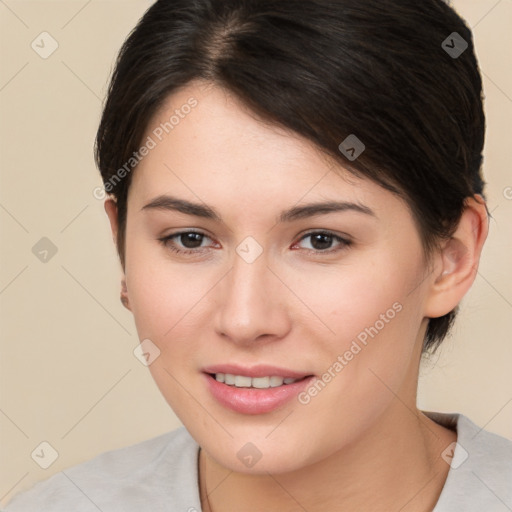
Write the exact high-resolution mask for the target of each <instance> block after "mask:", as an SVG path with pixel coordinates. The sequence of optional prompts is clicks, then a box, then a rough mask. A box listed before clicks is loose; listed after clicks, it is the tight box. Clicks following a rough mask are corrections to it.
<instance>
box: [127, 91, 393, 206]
mask: <svg viewBox="0 0 512 512" xmlns="http://www.w3.org/2000/svg"><path fill="white" fill-rule="evenodd" d="M149 140H151V143H150V145H151V146H152V149H150V151H149V152H148V154H147V155H146V156H144V157H143V158H142V160H141V162H140V163H139V165H138V166H137V168H136V171H135V172H134V176H133V179H132V184H131V186H130V195H131V196H132V197H133V198H134V200H135V201H136V202H137V203H138V204H140V203H142V202H144V201H146V202H147V201H148V200H149V199H151V198H152V197H155V196H157V195H159V194H165V193H172V195H174V196H175V195H177V194H181V195H183V196H184V197H186V198H189V199H194V200H197V199H198V198H199V199H202V198H208V202H210V201H211V202H212V203H214V204H217V205H218V204H221V203H224V204H226V205H230V204H231V206H233V205H234V204H235V203H238V204H239V203H243V204H244V205H246V206H248V205H249V204H252V205H254V206H255V207H256V206H258V207H259V208H265V209H268V208H270V207H271V206H272V205H273V204H279V205H280V206H281V205H282V204H283V203H286V204H293V203H297V202H298V201H301V199H303V200H304V201H306V200H314V199H320V198H321V199H322V200H336V199H340V197H341V198H345V199H348V198H350V199H351V200H359V201H361V202H368V201H370V202H372V203H373V204H374V207H375V209H377V210H378V209H379V205H378V203H379V201H381V202H382V201H384V202H385V203H387V207H389V206H390V205H389V203H390V201H391V202H393V200H395V201H396V199H393V198H394V196H392V195H391V193H389V192H388V191H386V190H385V189H383V188H382V187H380V186H378V185H377V184H375V183H373V182H371V181H369V180H366V179H361V178H356V177H355V176H354V175H352V174H351V173H350V172H349V171H347V170H346V169H344V168H343V166H342V165H340V163H339V162H335V161H334V160H333V159H332V158H330V157H328V156H327V155H326V154H325V153H323V152H322V151H321V150H320V149H319V148H318V147H316V146H315V145H314V144H313V143H312V142H311V141H309V140H307V139H305V138H303V137H301V136H299V135H298V134H296V133H295V132H292V131H290V130H286V129H285V128H282V127H279V126H277V125H275V124H274V125H273V124H270V123H268V122H264V121H262V120H261V119H260V118H258V117H257V115H256V114H254V113H253V112H252V111H250V110H249V109H248V108H247V107H246V106H245V105H244V104H243V103H241V102H240V101H239V100H238V99H237V98H236V97H234V96H233V95H231V94H230V93H229V92H227V91H225V90H224V89H221V88H220V87H218V86H214V85H212V84H208V83H204V82H192V83H191V84H189V85H187V86H186V87H185V88H183V89H181V90H179V91H178V92H176V93H174V94H172V95H171V96H170V97H169V98H168V99H167V100H166V101H165V103H164V104H163V106H162V107H161V108H160V110H159V111H158V112H157V113H156V114H155V116H154V117H153V119H151V121H150V123H149V124H148V127H147V129H146V132H145V135H144V137H143V141H149Z"/></svg>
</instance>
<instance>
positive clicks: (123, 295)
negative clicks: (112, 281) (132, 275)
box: [120, 277, 132, 311]
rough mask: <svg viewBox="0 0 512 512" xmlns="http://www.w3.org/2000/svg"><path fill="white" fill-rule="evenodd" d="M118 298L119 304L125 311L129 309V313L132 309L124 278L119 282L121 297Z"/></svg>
mask: <svg viewBox="0 0 512 512" xmlns="http://www.w3.org/2000/svg"><path fill="white" fill-rule="evenodd" d="M120 298H121V303H122V304H123V306H124V307H125V308H126V309H129V310H130V311H131V310H132V308H131V307H130V301H129V299H128V288H127V286H126V278H124V277H123V279H122V281H121V295H120Z"/></svg>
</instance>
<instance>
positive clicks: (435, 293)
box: [425, 194, 489, 318]
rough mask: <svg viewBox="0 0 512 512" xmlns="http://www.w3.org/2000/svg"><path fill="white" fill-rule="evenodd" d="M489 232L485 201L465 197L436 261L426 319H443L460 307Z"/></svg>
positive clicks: (472, 280) (426, 306) (475, 270)
mask: <svg viewBox="0 0 512 512" xmlns="http://www.w3.org/2000/svg"><path fill="white" fill-rule="evenodd" d="M488 231H489V221H488V217H487V210H486V207H485V201H484V199H483V197H482V196H481V195H480V194H475V195H474V196H473V197H468V198H467V199H466V201H465V207H464V212H463V214H462V217H461V219H460V222H459V224H458V226H457V229H456V231H455V233H453V235H452V237H451V238H450V239H449V240H447V241H446V242H444V243H443V246H442V248H441V250H440V252H439V253H438V254H437V255H436V257H435V264H434V267H433V268H434V271H433V273H432V274H431V276H430V278H431V281H430V287H429V291H428V294H427V297H426V302H425V316H426V317H427V318H437V317H440V316H443V315H446V314H447V313H449V312H450V311H452V310H453V309H455V307H456V306H457V305H458V304H459V302H460V301H461V300H462V298H463V297H464V295H465V294H466V293H467V291H468V290H469V288H470V287H471V285H472V284H473V282H474V280H475V277H476V274H477V271H478V264H479V261H480V255H481V253H482V248H483V245H484V242H485V240H486V238H487V234H488Z"/></svg>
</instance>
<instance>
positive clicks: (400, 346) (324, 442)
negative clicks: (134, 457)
mask: <svg viewBox="0 0 512 512" xmlns="http://www.w3.org/2000/svg"><path fill="white" fill-rule="evenodd" d="M191 96H193V97H194V98H195V99H197V101H198V105H197V106H196V107H195V108H194V109H193V110H192V111H191V112H190V113H189V114H188V115H187V116H185V117H184V118H183V119H180V122H179V124H178V125H176V126H175V127H174V129H173V130H172V131H170V132H169V133H168V134H167V135H166V136H165V137H164V138H163V140H162V141H161V142H159V143H158V144H157V146H156V147H155V148H154V149H152V150H151V151H150V152H149V154H148V155H147V156H146V157H144V158H143V160H142V161H141V163H140V164H139V166H138V167H137V169H136V171H135V172H134V174H133V177H132V178H133V181H132V183H131V186H130V190H129V195H128V216H127V229H126V246H125V247H126V252H125V256H126V264H125V268H124V269H123V270H124V271H123V280H124V281H125V285H126V288H125V296H126V306H127V307H128V308H129V309H130V310H131V311H132V312H133V315H134V320H135V323H136V328H137V331H138V335H139V338H140V339H141V340H143V339H146V338H149V339H150V340H151V341H152V342H153V343H154V344H155V345H156V346H157V347H158V348H159V349H160V351H161V353H160V356H159V357H158V358H157V359H156V360H155V361H154V362H153V363H152V364H151V365H150V366H149V368H150V371H151V374H152V376H153V378H154V379H155V382H156V383H157V385H158V387H159V389H160V390H161V392H162V394H163V396H164V397H165V399H166V400H167V402H168V403H169V405H170V406H171V407H172V408H173V410H174V411H175V413H176V414H177V416H178V417H179V418H180V420H181V421H182V422H183V424H184V425H185V426H186V427H187V429H188V430H189V432H190V433H191V435H192V436H193V437H194V438H195V440H196V441H197V442H198V443H199V445H200V446H201V451H200V457H199V483H200V488H201V501H202V507H203V510H204V511H209V510H214V511H223V512H230V511H235V510H236V511H239V510H248V507H250V510H258V511H259V510H262V511H278V510H279V511H280V512H283V511H292V510H302V508H304V509H306V510H308V512H316V511H320V510H322V511H323V510H344V511H359V510H368V511H387V512H389V511H390V510H391V511H392V510H397V511H398V510H400V511H401V512H412V511H418V512H419V511H428V510H432V508H433V507H434V505H435V503H436V502H437V499H438V497H439V494H440V492H441V490H442V487H443V485H444V482H445V480H446V476H447V474H448V470H449V466H448V464H447V463H446V462H445V461H444V460H443V459H442V458H441V453H442V451H443V450H444V449H445V448H446V447H447V446H448V445H449V444H450V443H451V442H453V441H455V440H456V433H455V432H453V431H451V430H448V429H446V428H444V427H442V426H440V425H438V424H437V423H435V422H433V421H432V420H430V419H429V418H427V416H425V415H424V414H423V413H421V412H420V411H419V410H418V409H417V407H416V388H417V382H418V367H419V361H420V355H421V346H422V340H423V337H424V333H425V330H426V327H427V319H428V318H429V317H436V316H441V315H443V314H446V313H448V312H449V311H451V310H452V309H453V308H454V307H455V306H456V305H457V304H458V303H459V302H460V300H461V299H462V297H463V296H464V295H465V293H466V292H467V291H468V289H469V288H470V286H471V284H472V283H473V281H474V279H475V276H476V272H477V268H478V261H479V257H480V253H481V249H482V246H483V243H484V241H485V238H486V236H487V229H488V222H487V216H486V210H485V205H484V203H483V200H482V198H481V197H480V196H475V197H474V198H469V199H468V201H467V208H466V210H465V212H464V214H463V217H462V219H461V221H460V224H459V226H458V229H457V231H456V232H455V233H454V235H453V237H452V239H451V240H449V241H446V242H444V243H443V246H442V249H441V250H439V251H438V252H437V253H436V254H435V255H434V257H433V259H432V264H431V266H427V265H426V263H425V259H424V254H423V251H422V246H421V241H420V236H419V232H418V229H417V227H416V224H415V222H414V219H413V217H412V215H411V213H410V211H409V209H408V207H407V205H406V204H405V203H404V202H403V201H402V200H401V199H399V198H397V197H396V196H394V195H393V194H392V193H390V192H389V191H387V190H385V189H383V188H381V187H380V186H378V185H377V184H375V183H373V182H371V181H369V180H363V179H356V178H355V177H354V176H352V175H351V174H349V173H348V172H347V171H346V170H344V169H343V168H342V166H341V165H340V164H339V163H336V164H335V163H334V162H332V161H329V159H328V158H327V157H326V156H325V155H324V154H322V153H321V152H320V151H318V149H317V148H315V147H314V145H312V143H310V142H309V141H307V140H305V139H303V138H301V137H299V136H298V135H296V134H294V133H291V132H289V131H286V130H284V129H282V128H278V127H277V126H272V125H269V124H266V123H264V122H262V121H261V120H260V119H258V118H257V117H256V115H255V114H253V113H251V112H250V111H249V110H248V109H247V108H246V107H245V106H244V105H243V104H241V103H240V102H239V101H238V100H237V99H236V98H235V97H233V96H231V95H230V94H228V93H227V92H226V91H224V90H222V89H220V88H219V87H217V86H213V85H212V84H205V83H202V82H194V83H191V84H189V85H188V86H187V87H186V88H184V89H182V90H181V91H179V92H177V93H175V94H174V95H172V96H171V97H170V98H169V99H168V101H167V102H166V103H165V105H164V106H163V108H162V109H161V110H160V111H159V112H158V113H157V114H156V115H155V116H154V118H153V119H152V121H151V123H150V124H149V126H148V129H147V132H146V135H145V137H144V140H146V137H147V136H149V135H151V133H152V130H153V129H154V128H155V127H156V126H158V125H159V124H160V123H161V122H165V121H166V120H168V119H169V117H170V116H171V115H172V113H173V112H174V110H175V109H176V108H180V106H181V105H184V104H185V103H186V102H187V100H188V98H190V97H191ZM160 194H172V195H173V196H175V197H178V198H181V199H185V200H188V201H193V202H197V203H200V204H206V205H208V206H210V207H211V208H214V209H215V210H216V211H217V212H218V214H219V215H220V217H221V219H222V220H221V221H216V220H211V219H204V218H201V217H197V216H193V215H188V214H184V213H180V212H176V211H170V210H163V209H160V210H157V209H144V210H143V209H142V208H143V206H144V205H146V204H147V203H149V202H150V201H151V200H152V199H154V198H155V197H156V196H158V195H160ZM325 200H338V201H339V200H345V201H350V202H358V203H361V204H363V205H366V206H367V207H369V208H371V210H372V211H373V212H374V213H375V215H374V216H371V215H366V214H362V213H359V212H356V211H344V212H331V213H327V214H319V215H316V216H313V217H307V218H302V219H299V220H294V221H291V222H282V223H279V222H277V218H278V216H279V214H280V213H281V211H282V210H285V209H288V208H291V207H293V206H296V205H297V204H301V205H302V204H305V203H313V202H318V201H325ZM105 210H106V212H107V215H108V217H109V220H110V224H111V228H112V235H113V237H114V240H115V239H116V233H117V210H116V206H115V203H114V201H112V200H111V199H107V200H106V202H105ZM186 229H193V230H194V229H195V230H199V231H201V232H203V233H204V234H205V235H206V236H205V237H204V238H203V239H202V243H201V248H199V249H194V248H193V247H194V246H191V245H190V244H189V247H185V246H184V243H186V242H187V240H186V239H185V240H183V238H180V237H175V238H174V239H173V241H174V244H175V245H176V246H178V247H179V248H181V249H187V248H189V249H190V247H192V249H191V250H194V251H197V252H196V253H195V254H192V255H180V254H176V253H174V252H172V251H171V250H170V249H169V247H165V246H164V245H163V244H162V243H161V242H160V241H159V240H158V238H160V237H163V236H165V235H170V234H173V233H176V232H180V231H184V230H186ZM311 230H327V231H329V232H332V233H333V234H337V235H340V236H344V237H349V238H350V239H351V240H352V243H351V244H350V245H349V246H343V245H342V244H340V243H339V242H337V241H336V240H335V239H332V242H331V244H330V245H329V244H328V243H327V244H324V246H321V245H319V244H316V245H314V243H315V240H313V238H312V237H304V235H305V234H306V233H307V232H308V231H311ZM247 236H251V237H253V238H254V239H255V240H256V241H257V242H258V244H259V245H260V246H261V248H262V249H263V252H262V254H261V255H260V256H259V257H258V258H257V259H256V260H255V261H254V262H253V263H247V262H246V261H245V260H244V259H242V258H241V257H240V256H239V255H238V254H237V252H236V247H237V246H238V245H239V244H240V242H242V240H244V239H245V238H246V237H247ZM199 240H201V239H199ZM171 243H172V242H168V244H171ZM318 247H320V249H318ZM322 247H325V249H323V251H324V252H322ZM315 249H316V250H315ZM329 250H330V251H331V252H330V253H326V252H325V251H329ZM333 250H334V251H336V250H337V251H336V252H332V251H333ZM397 302H398V303H399V304H400V305H401V306H402V309H401V311H400V312H399V313H397V314H396V315H395V317H394V318H393V319H392V320H390V321H389V322H387V323H386V324H385V327H384V328H382V329H381V330H380V331H379V332H378V334H377V335H376V336H375V337H374V338H373V339H369V341H368V344H367V346H365V347H364V348H363V349H362V350H361V351H360V352H359V353H358V354H357V355H356V356H354V358H353V359H352V360H351V361H350V362H348V364H347V365H346V366H345V367H344V368H343V370H342V371H341V372H339V373H337V374H336V377H335V378H333V379H332V380H331V382H329V383H328V385H326V386H325V388H324V389H323V390H322V391H321V392H320V393H318V394H317V396H315V397H313V398H312V399H311V401H310V402H309V403H308V404H301V403H299V401H298V400H295V399H293V400H291V401H290V402H289V403H287V404H285V405H284V406H283V407H281V408H279V409H277V410H275V411H272V412H269V413H265V414H259V415H247V414H241V413H238V412H234V411H231V410H228V409H226V408H225V407H223V406H222V405H220V404H219V403H218V402H217V401H216V400H215V399H214V398H213V397H212V395H211V394H210V393H209V390H208V389H207V387H206V386H205V382H204V375H203V374H202V373H201V371H202V368H204V367H205V366H206V365H212V364H220V363H227V362H236V363H239V364H241V365H244V366H253V365H256V364H260V363H266V364H273V365H276V366H282V367H285V368H289V369H292V370H295V371H299V372H304V373H307V374H314V375H316V376H321V375H322V374H323V373H324V372H325V371H326V370H327V368H329V367H331V366H332V365H333V363H334V362H335V361H336V360H337V357H338V355H340V354H343V353H344V352H345V351H346V350H348V348H349V347H350V345H351V343H352V341H353V340H354V338H355V337H356V336H357V335H358V334H359V333H361V332H362V331H364V329H365V328H367V327H370V326H374V325H375V323H376V321H377V320H379V318H380V315H381V314H383V313H385V312H386V311H387V310H388V309H389V308H391V307H392V305H393V304H394V303H397ZM248 442H251V443H253V444H254V445H255V446H256V447H257V448H258V450H259V451H260V452H261V454H262V457H261V459H260V460H259V461H258V462H257V463H256V464H255V465H254V466H253V467H251V468H248V467H246V466H245V465H244V464H243V463H242V462H241V461H240V460H239V459H238V457H237V452H238V451H239V450H240V449H241V447H242V446H244V445H245V444H246V443H248ZM207 494H208V497H207ZM301 507H302V508H301Z"/></svg>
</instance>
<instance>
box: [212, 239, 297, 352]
mask: <svg viewBox="0 0 512 512" xmlns="http://www.w3.org/2000/svg"><path fill="white" fill-rule="evenodd" d="M258 245H259V244H258ZM260 247H261V246H260ZM236 252H237V253H236V254H235V255H234V258H233V265H232V268H231V271H230V272H229V273H228V275H227V276H226V280H225V282H224V283H223V286H222V288H221V298H220V302H219V305H218V307H219V310H218V312H217V315H216V316H217V320H216V329H217V331H218V333H219V334H223V335H225V336H227V337H229V338H230V339H231V340H232V341H234V342H238V343H240V342H250V341H253V340H255V339H256V338H259V337H261V336H262V335H268V336H273V337H279V336H283V335H284V333H285V332H286V329H287V328H288V327H289V325H288V320H287V313H286V310H285V308H284V306H283V302H282V300H279V291H278V289H279V287H278V286H277V287H276V283H273V282H271V280H272V279H276V277H275V276H274V275H273V273H272V271H271V270H270V269H269V262H268V258H267V255H266V253H264V252H263V248H261V249H259V248H258V247H257V246H256V245H255V244H254V241H252V240H246V241H244V242H242V243H241V244H239V246H238V247H237V250H236ZM271 291H272V292H273V293H271Z"/></svg>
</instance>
